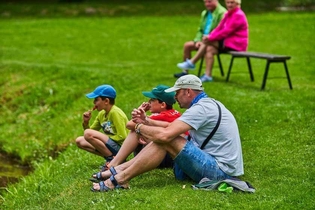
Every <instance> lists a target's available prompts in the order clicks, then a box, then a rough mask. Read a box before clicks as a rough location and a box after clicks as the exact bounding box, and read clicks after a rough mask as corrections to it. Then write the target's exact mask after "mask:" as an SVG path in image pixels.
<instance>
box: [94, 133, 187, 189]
mask: <svg viewBox="0 0 315 210" xmlns="http://www.w3.org/2000/svg"><path fill="white" fill-rule="evenodd" d="M186 142H187V140H186V139H185V138H183V137H180V136H179V137H176V138H175V139H174V140H172V141H170V142H169V143H165V144H157V143H154V142H151V143H150V144H148V145H147V146H146V147H145V148H144V149H143V150H142V151H141V152H140V153H139V154H138V155H137V156H136V157H135V158H134V159H132V160H131V161H128V162H129V163H128V162H127V163H124V164H122V165H120V166H121V167H120V166H118V167H116V168H115V169H116V171H117V175H115V177H114V178H115V179H116V181H117V183H118V184H119V185H122V186H127V185H128V182H129V180H131V179H132V178H134V177H136V176H138V175H140V174H142V173H145V172H147V171H150V170H152V169H155V168H156V167H157V166H158V165H159V164H160V163H161V161H162V160H163V158H164V157H165V154H166V152H168V153H169V154H170V156H171V157H172V158H175V157H176V156H177V154H178V153H179V152H180V151H181V150H182V149H183V147H184V146H185V144H186ZM125 166H128V167H125ZM103 175H104V177H105V175H107V177H108V176H109V172H106V173H105V172H104V173H103ZM105 185H106V186H108V187H109V188H110V189H112V188H114V186H113V183H112V182H111V181H110V180H109V179H107V180H106V181H105ZM93 188H94V189H95V190H99V188H100V185H99V184H98V183H94V186H93Z"/></svg>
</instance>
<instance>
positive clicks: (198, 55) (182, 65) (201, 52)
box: [177, 43, 207, 70]
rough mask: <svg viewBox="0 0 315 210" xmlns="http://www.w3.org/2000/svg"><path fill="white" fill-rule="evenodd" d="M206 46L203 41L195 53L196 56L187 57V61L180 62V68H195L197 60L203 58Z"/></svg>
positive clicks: (178, 65)
mask: <svg viewBox="0 0 315 210" xmlns="http://www.w3.org/2000/svg"><path fill="white" fill-rule="evenodd" d="M206 48H207V45H206V44H204V43H202V44H201V45H200V47H199V48H198V51H197V53H196V54H195V56H194V57H193V58H191V59H187V60H186V61H184V62H182V63H178V64H177V67H178V68H180V69H183V70H185V69H191V70H193V69H195V64H196V63H197V61H198V60H199V59H200V58H202V57H203V56H204V54H205V52H206Z"/></svg>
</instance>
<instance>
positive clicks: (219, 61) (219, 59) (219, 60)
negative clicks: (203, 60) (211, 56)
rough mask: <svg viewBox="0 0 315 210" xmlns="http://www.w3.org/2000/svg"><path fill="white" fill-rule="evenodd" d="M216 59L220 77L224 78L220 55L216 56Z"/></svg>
mask: <svg viewBox="0 0 315 210" xmlns="http://www.w3.org/2000/svg"><path fill="white" fill-rule="evenodd" d="M217 58H218V63H219V68H220V71H221V76H222V77H224V71H223V66H222V63H221V58H220V53H218V54H217Z"/></svg>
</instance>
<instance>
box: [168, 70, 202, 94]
mask: <svg viewBox="0 0 315 210" xmlns="http://www.w3.org/2000/svg"><path fill="white" fill-rule="evenodd" d="M186 88H190V89H192V90H203V87H202V82H201V80H200V79H199V78H198V77H197V76H195V75H193V74H188V75H185V76H182V77H180V78H178V79H177V80H176V82H175V85H174V86H173V87H171V88H168V89H166V90H165V92H167V93H169V92H174V91H176V90H179V89H186Z"/></svg>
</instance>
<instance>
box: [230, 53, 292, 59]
mask: <svg viewBox="0 0 315 210" xmlns="http://www.w3.org/2000/svg"><path fill="white" fill-rule="evenodd" d="M229 54H231V55H233V56H234V57H253V58H262V59H267V60H281V61H282V60H288V59H290V58H291V57H290V56H288V55H274V54H268V53H258V52H248V51H245V52H239V51H230V52H229Z"/></svg>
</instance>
